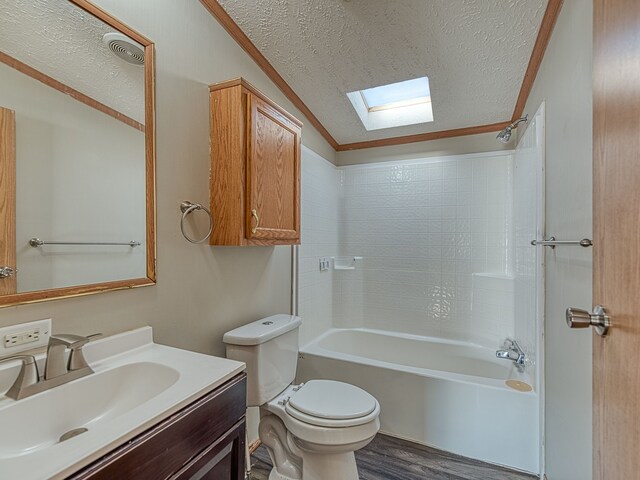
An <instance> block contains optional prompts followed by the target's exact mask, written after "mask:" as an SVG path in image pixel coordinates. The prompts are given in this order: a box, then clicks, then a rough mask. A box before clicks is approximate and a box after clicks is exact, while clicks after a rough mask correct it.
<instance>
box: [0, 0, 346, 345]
mask: <svg viewBox="0 0 640 480" xmlns="http://www.w3.org/2000/svg"><path fill="white" fill-rule="evenodd" d="M96 3H97V4H98V5H100V6H101V7H103V8H105V9H106V10H107V11H109V12H111V13H112V14H113V15H115V16H116V17H118V18H119V19H120V20H122V21H123V22H124V23H126V24H128V25H130V26H131V27H132V28H135V29H136V30H138V31H139V32H140V33H142V34H143V35H145V36H147V37H148V38H150V39H152V40H153V41H155V42H156V60H157V68H156V80H157V81H156V98H157V111H156V120H157V180H156V184H157V239H158V242H157V248H158V283H157V285H156V286H153V287H144V288H137V289H133V290H127V291H119V292H109V293H103V294H99V295H92V296H86V297H79V298H73V299H64V300H56V301H50V302H44V303H40V304H33V305H24V306H18V307H9V308H3V309H0V325H2V326H5V325H10V324H14V323H20V322H26V321H29V320H32V319H37V318H45V317H53V330H54V332H73V333H78V334H89V333H94V332H103V333H104V334H111V333H115V332H118V331H122V330H125V329H130V328H135V327H138V326H142V325H151V326H153V328H154V336H155V339H156V341H158V342H160V343H164V344H169V345H172V346H176V347H181V348H188V349H190V350H194V351H200V352H205V353H210V354H216V355H224V346H223V344H222V335H223V333H224V332H225V331H227V330H229V329H231V328H234V327H236V326H238V325H241V324H242V323H245V322H249V321H252V320H254V319H256V318H260V317H262V316H266V315H270V314H275V313H281V312H288V311H289V308H290V287H291V285H290V271H291V261H290V259H291V254H290V248H289V247H275V248H274V247H271V248H269V247H265V248H262V247H257V248H233V247H228V248H227V247H209V246H207V245H192V244H190V243H188V242H187V241H186V240H185V239H184V238H183V237H182V235H181V234H180V228H179V221H180V211H179V209H178V206H179V204H180V202H182V201H183V200H191V201H194V202H207V201H208V200H207V199H208V198H209V182H208V178H209V118H208V108H209V101H208V85H209V84H210V83H214V82H219V81H223V80H226V79H230V78H234V77H238V76H244V77H245V78H246V79H247V80H249V81H250V82H251V83H253V84H254V85H256V87H258V88H259V89H261V90H262V91H264V93H265V94H266V95H268V96H269V97H271V98H273V99H274V100H275V101H276V102H278V103H279V104H281V105H282V106H283V107H284V108H286V109H287V110H289V111H291V112H292V113H293V114H294V115H296V116H298V117H299V118H300V119H301V120H302V121H304V122H305V124H306V125H305V127H304V128H303V134H302V137H303V143H304V144H305V145H306V146H307V147H309V148H310V149H312V150H314V151H317V152H319V153H320V154H322V156H323V157H325V158H327V159H329V160H333V159H334V156H333V155H334V154H333V150H332V149H331V147H330V146H329V145H328V144H327V143H326V142H325V141H324V140H323V139H322V138H321V137H320V135H319V134H318V133H317V132H316V131H315V130H314V129H313V128H312V127H309V126H308V122H307V121H306V119H305V118H304V117H303V116H302V115H301V114H300V112H298V111H297V110H296V109H295V108H294V107H293V106H292V105H291V103H290V102H288V101H287V100H286V98H285V97H284V96H283V95H282V94H281V93H280V91H279V90H278V89H277V87H276V86H275V85H274V84H273V83H271V82H270V81H269V80H268V79H267V77H266V76H265V75H264V73H263V72H262V71H261V70H260V69H259V68H258V67H257V65H256V64H255V63H254V62H253V61H252V60H251V58H249V57H248V56H247V55H246V54H245V53H244V52H243V51H242V49H241V48H240V47H239V46H238V45H237V44H236V43H235V41H234V40H233V39H231V38H230V37H229V35H228V34H227V33H226V32H225V31H224V29H223V28H222V27H221V26H220V25H219V24H218V23H217V21H216V20H215V19H213V17H211V15H209V13H208V12H207V11H206V10H205V9H204V7H203V6H202V5H201V4H200V3H199V2H197V1H195V0H194V1H189V2H176V1H174V0H141V1H136V2H131V1H128V0H99V1H96ZM202 221H204V219H202Z"/></svg>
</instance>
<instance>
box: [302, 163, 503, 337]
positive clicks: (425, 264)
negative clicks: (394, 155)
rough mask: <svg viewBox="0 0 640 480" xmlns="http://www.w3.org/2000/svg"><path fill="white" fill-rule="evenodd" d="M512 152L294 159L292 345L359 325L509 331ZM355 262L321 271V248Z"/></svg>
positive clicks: (480, 333)
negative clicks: (295, 308)
mask: <svg viewBox="0 0 640 480" xmlns="http://www.w3.org/2000/svg"><path fill="white" fill-rule="evenodd" d="M512 177H513V156H512V154H510V153H505V154H502V153H500V154H492V155H487V154H478V155H465V156H458V157H448V158H440V159H433V158H432V159H428V160H423V161H410V162H389V163H379V164H366V165H358V166H349V167H340V168H336V167H334V166H333V165H332V164H330V163H329V162H326V161H325V160H323V159H322V158H321V157H319V156H317V155H315V154H313V152H311V151H305V152H304V153H303V161H302V245H301V247H300V251H299V268H300V273H299V282H300V283H299V313H300V315H301V316H302V317H303V319H304V324H303V329H302V333H301V342H302V343H303V344H304V343H307V342H309V341H311V340H312V339H313V338H315V337H317V336H318V335H319V334H321V333H322V332H323V331H325V330H326V329H328V328H330V327H332V326H334V327H366V328H376V329H383V330H391V331H398V332H403V333H409V334H416V335H429V336H436V337H442V338H453V339H461V340H472V341H476V342H480V343H485V344H487V345H489V346H491V347H496V346H497V343H499V342H501V341H502V340H503V339H504V338H505V337H507V336H513V335H514V314H513V311H514V306H513V302H514V300H513V299H514V277H513V272H512V265H513V263H514V262H513V258H512V257H513V248H512V243H513V231H512V228H511V227H512V226H511V218H512V213H513V212H512V211H511V208H512V204H513V201H512V196H513V192H512V183H513V178H512ZM323 256H326V257H338V259H339V261H342V263H345V264H349V262H351V261H352V258H353V257H362V260H356V261H355V269H347V270H335V269H331V270H330V271H328V272H320V271H319V268H318V261H319V258H320V257H323Z"/></svg>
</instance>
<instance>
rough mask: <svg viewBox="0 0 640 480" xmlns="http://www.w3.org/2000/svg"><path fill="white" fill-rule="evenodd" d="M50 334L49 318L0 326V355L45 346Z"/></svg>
mask: <svg viewBox="0 0 640 480" xmlns="http://www.w3.org/2000/svg"><path fill="white" fill-rule="evenodd" d="M50 336H51V319H50V318H47V319H44V320H36V321H35V322H29V323H20V324H18V325H11V326H9V327H4V328H0V357H3V356H5V355H14V354H16V353H19V352H22V351H24V350H31V349H32V348H38V347H42V346H45V345H47V344H48V343H49V337H50Z"/></svg>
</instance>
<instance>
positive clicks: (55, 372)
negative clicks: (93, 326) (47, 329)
mask: <svg viewBox="0 0 640 480" xmlns="http://www.w3.org/2000/svg"><path fill="white" fill-rule="evenodd" d="M99 335H100V334H99V333H97V334H95V335H89V336H88V337H81V336H80V335H72V334H68V333H67V334H61V335H52V336H51V337H50V338H49V345H48V346H47V363H46V364H45V367H44V379H45V380H51V379H53V378H57V377H60V376H61V375H66V374H68V373H70V372H75V371H77V370H82V369H84V368H88V369H89V370H90V371H89V373H93V370H91V367H89V364H87V361H86V360H85V359H84V353H83V352H82V347H84V346H85V345H86V344H87V343H88V342H89V341H90V340H91V338H92V337H95V336H99ZM67 348H69V349H70V350H71V352H70V353H69V361H68V362H66V361H65V353H66V351H67Z"/></svg>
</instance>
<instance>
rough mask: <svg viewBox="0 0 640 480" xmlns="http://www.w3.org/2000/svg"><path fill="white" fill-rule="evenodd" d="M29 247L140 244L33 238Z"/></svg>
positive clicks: (135, 245)
mask: <svg viewBox="0 0 640 480" xmlns="http://www.w3.org/2000/svg"><path fill="white" fill-rule="evenodd" d="M29 245H31V246H32V247H34V248H37V247H40V246H42V245H128V246H129V247H131V248H133V247H139V246H140V245H141V243H140V242H136V241H134V240H131V241H130V242H120V243H119V242H54V241H52V240H40V239H39V238H36V237H33V238H32V239H31V240H29Z"/></svg>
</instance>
